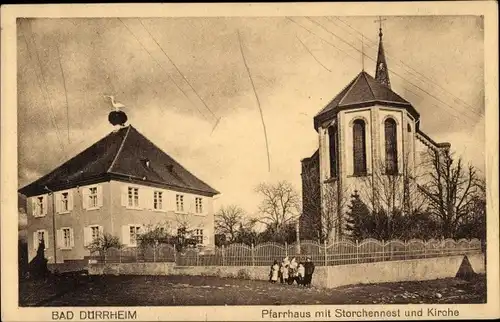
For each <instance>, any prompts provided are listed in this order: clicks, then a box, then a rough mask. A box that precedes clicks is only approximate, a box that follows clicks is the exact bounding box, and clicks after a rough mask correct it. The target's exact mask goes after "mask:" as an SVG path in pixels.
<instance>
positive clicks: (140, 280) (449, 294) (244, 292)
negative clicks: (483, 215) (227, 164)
mask: <svg viewBox="0 0 500 322" xmlns="http://www.w3.org/2000/svg"><path fill="white" fill-rule="evenodd" d="M438 293H439V295H438ZM485 301H486V277H485V275H476V276H475V277H474V278H473V279H472V280H470V281H464V280H461V279H458V278H447V279H440V280H432V281H421V282H400V283H381V284H369V285H351V286H343V287H340V288H336V289H321V288H314V287H312V288H301V287H298V286H297V285H291V286H290V285H280V284H270V283H268V282H266V281H251V280H241V279H226V278H218V277H211V276H87V275H80V274H64V275H60V276H52V277H50V278H48V279H47V280H45V281H33V280H23V281H21V282H20V284H19V305H20V306H146V305H147V306H183V305H286V304H406V303H415V304H417V303H426V304H431V303H432V304H440V303H449V304H450V303H485Z"/></svg>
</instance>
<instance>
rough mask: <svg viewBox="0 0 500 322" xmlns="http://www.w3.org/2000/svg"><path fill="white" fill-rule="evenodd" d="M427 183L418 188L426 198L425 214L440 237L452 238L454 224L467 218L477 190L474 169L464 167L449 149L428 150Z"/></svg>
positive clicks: (454, 228)
mask: <svg viewBox="0 0 500 322" xmlns="http://www.w3.org/2000/svg"><path fill="white" fill-rule="evenodd" d="M428 163H429V169H430V175H429V180H428V181H427V182H425V183H423V184H421V185H419V189H420V190H421V191H422V193H423V194H424V195H425V196H426V197H427V201H428V204H429V211H430V212H431V213H432V214H433V215H435V217H436V218H437V219H438V220H439V223H440V225H441V230H442V234H443V237H445V238H452V237H454V235H455V232H456V230H457V227H458V225H459V224H460V223H461V222H462V221H463V220H465V218H466V217H467V216H468V214H469V212H470V210H471V208H472V207H473V206H474V203H475V202H476V201H477V198H478V197H479V196H481V194H482V191H484V189H482V188H481V181H480V180H479V177H478V173H477V170H476V168H475V167H474V166H472V165H468V166H464V163H463V161H462V158H461V157H459V158H458V159H455V158H454V156H453V153H452V152H450V151H449V150H439V151H432V150H429V162H428Z"/></svg>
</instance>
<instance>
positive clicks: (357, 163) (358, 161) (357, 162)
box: [352, 120, 366, 175]
mask: <svg viewBox="0 0 500 322" xmlns="http://www.w3.org/2000/svg"><path fill="white" fill-rule="evenodd" d="M365 132H366V131H365V122H364V121H363V120H356V121H354V123H353V129H352V135H353V140H352V141H353V163H354V175H364V174H366V133H365Z"/></svg>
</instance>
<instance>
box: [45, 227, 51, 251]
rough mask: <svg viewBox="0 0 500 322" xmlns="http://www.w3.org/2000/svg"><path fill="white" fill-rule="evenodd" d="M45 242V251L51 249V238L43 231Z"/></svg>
mask: <svg viewBox="0 0 500 322" xmlns="http://www.w3.org/2000/svg"><path fill="white" fill-rule="evenodd" d="M43 241H44V242H45V249H47V248H49V247H50V237H49V232H48V231H47V230H45V229H43Z"/></svg>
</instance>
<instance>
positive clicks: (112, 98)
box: [104, 95, 125, 111]
mask: <svg viewBox="0 0 500 322" xmlns="http://www.w3.org/2000/svg"><path fill="white" fill-rule="evenodd" d="M104 97H107V98H110V99H111V105H113V107H114V108H115V111H119V110H120V108H121V107H125V105H123V104H122V103H119V102H115V97H114V96H111V95H104Z"/></svg>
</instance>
